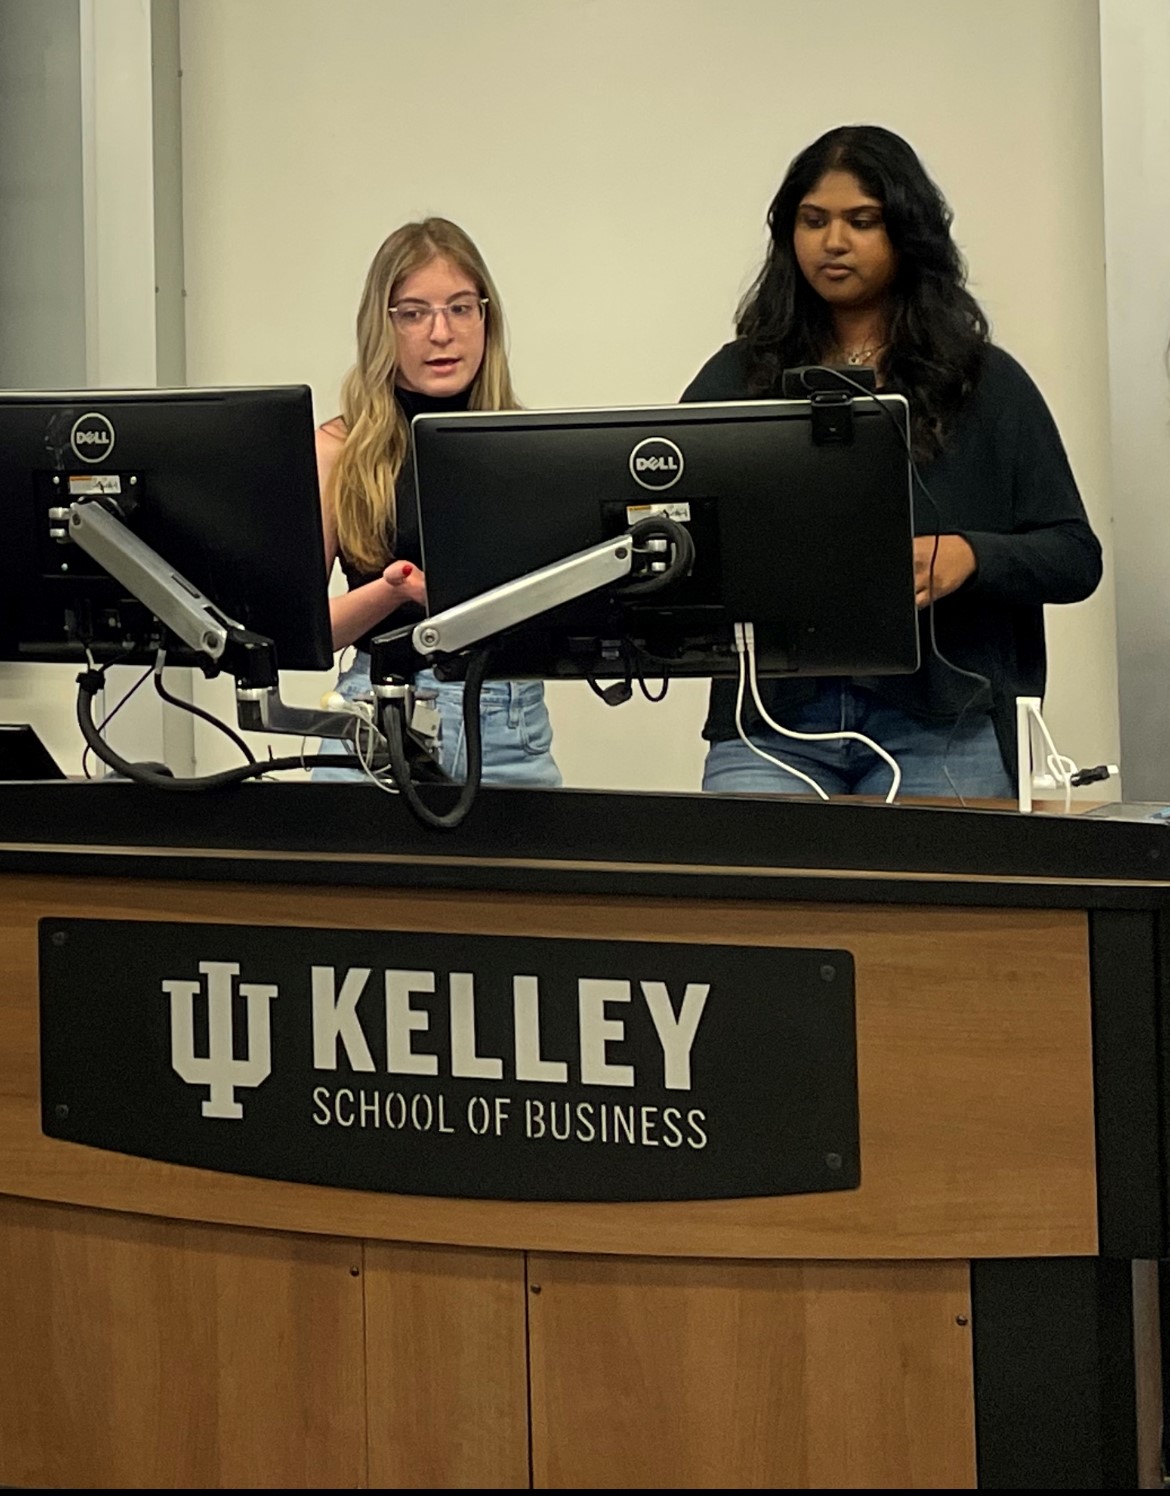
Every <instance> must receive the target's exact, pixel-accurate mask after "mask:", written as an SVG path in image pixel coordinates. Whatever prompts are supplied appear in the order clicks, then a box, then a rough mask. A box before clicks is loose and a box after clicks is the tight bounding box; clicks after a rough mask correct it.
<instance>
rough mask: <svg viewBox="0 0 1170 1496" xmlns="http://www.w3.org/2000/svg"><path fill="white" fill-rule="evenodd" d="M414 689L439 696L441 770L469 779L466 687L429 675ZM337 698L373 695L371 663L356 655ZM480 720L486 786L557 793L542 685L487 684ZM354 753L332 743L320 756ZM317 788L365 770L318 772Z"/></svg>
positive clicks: (420, 676) (361, 777)
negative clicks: (319, 785) (319, 784)
mask: <svg viewBox="0 0 1170 1496" xmlns="http://www.w3.org/2000/svg"><path fill="white" fill-rule="evenodd" d="M415 685H416V686H418V687H420V688H423V689H425V690H428V691H434V692H435V693H436V701H435V705H436V706H437V707H438V709H439V721H440V724H441V726H440V732H439V764H440V766H441V768H442V770H443V772H444V773H445V774H447V775H448V776H449V777H450V778H451V779H456V780H462V779H464V778H466V776H467V749H466V746H465V744H464V741H463V683H462V681H441V680H437V679H436V678H435V676H434V675H433V674H432V673H431V671H429V670H421V671H420V672H419V673H418V675H417V676H416V677H415ZM337 691H338V694H339V695H341V696H344V697H345V699H346V700H347V701H355V700H357V698H358V697H359V696H363V695H365V694H367V693H368V692H369V691H370V657H369V655H368V654H367V653H366V652H365V651H364V650H360V649H359V650H357V651H356V652H355V654H354V658H353V664H352V665H350V666H349V668H348V669H346V670H343V671H342V673H341V676H340V678H339V679H338V682H337ZM479 720H480V728H481V730H482V733H483V775H482V783H484V784H519V785H528V786H534V787H536V788H540V789H555V788H556V787H557V786H558V785H559V784H560V783H561V771H560V770H559V769H558V768H557V766H556V762H555V761H554V759H553V756H552V751H551V750H552V723H551V722H550V721H549V718H548V708H547V707H546V706H545V704H544V685H543V683H542V682H541V681H538V680H537V681H508V680H488V681H484V683H483V690H482V691H481V693H480V700H479ZM338 751H341V752H347V751H348V752H352V751H353V749H352V746H351V745H350V744H349V743H346V742H339V741H338V740H336V739H330V740H326V741H324V742H322V745H321V752H322V753H337V752H338ZM310 777H311V778H312V780H313V781H314V783H319V782H320V781H322V780H345V781H347V782H352V781H356V780H364V779H365V777H366V776H365V772H364V770H362V769H361V768H358V767H356V766H355V767H354V768H352V769H341V768H337V769H334V768H327V767H324V766H322V767H321V768H318V769H314V770H313V772H312V774H311V776H310Z"/></svg>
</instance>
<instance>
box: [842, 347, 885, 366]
mask: <svg viewBox="0 0 1170 1496" xmlns="http://www.w3.org/2000/svg"><path fill="white" fill-rule="evenodd" d="M888 346H889V344H888V343H874V344H872V345H870V346H869V347H865V348H855V349H853V351H852V352H851V353H846V354H845V362H846V363H847V364H869V363H872V362H873V359H874V355H875V354H878V353H881V352H882V350H883V349H885V348H887V347H888Z"/></svg>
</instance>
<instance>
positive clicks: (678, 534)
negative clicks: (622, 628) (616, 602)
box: [611, 514, 695, 599]
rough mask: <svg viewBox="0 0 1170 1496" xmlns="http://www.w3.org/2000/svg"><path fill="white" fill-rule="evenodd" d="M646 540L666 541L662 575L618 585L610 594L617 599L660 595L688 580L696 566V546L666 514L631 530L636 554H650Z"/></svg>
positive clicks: (639, 522) (640, 523) (647, 519)
mask: <svg viewBox="0 0 1170 1496" xmlns="http://www.w3.org/2000/svg"><path fill="white" fill-rule="evenodd" d="M648 540H665V541H666V542H667V545H668V550H667V557H668V559H667V562H666V565H665V566H664V567H663V569H662V570H661V571H655V572H651V573H650V574H649V575H648V576H642V577H637V578H635V579H634V580H633V581H630V582H619V583H617V584H616V585H615V586H614V587H613V588H612V589H611V590H612V592H613V595H614V596H615V597H617V598H619V599H621V598H627V597H644V596H645V595H646V594H647V593H649V592H660V591H661V590H662V588H663V587H669V586H670V585H671V584H672V583H674V582H677V581H678V580H679V578H680V577H685V576H689V574H690V572H691V569H692V568H693V566H694V564H695V542H694V537H693V536H692V535H691V532H690V531H689V530H688V529H687V528H686V527H685V526H684V525H680V524H679V522H678V521H677V520H674V519H670V518H669V517H668V516H667V515H665V514H650V515H647V516H646V518H645V519H640V520H638V522H637V523H636V524H633V525H631V526H630V543H631V545H632V546H633V548H634V550H635V551H639V552H641V553H642V554H649V552H647V550H646V548H645V544H644V543H645V542H646V541H648Z"/></svg>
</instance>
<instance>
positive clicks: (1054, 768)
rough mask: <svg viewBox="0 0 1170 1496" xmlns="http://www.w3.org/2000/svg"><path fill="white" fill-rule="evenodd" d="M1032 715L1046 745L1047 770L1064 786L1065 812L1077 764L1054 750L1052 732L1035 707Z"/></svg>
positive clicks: (1070, 805)
mask: <svg viewBox="0 0 1170 1496" xmlns="http://www.w3.org/2000/svg"><path fill="white" fill-rule="evenodd" d="M1032 716H1033V718H1034V719H1035V722H1036V726H1037V727H1038V728H1039V729H1040V733H1041V736H1042V737H1043V739H1044V742H1045V744H1046V745H1047V747H1048V757H1047V758H1046V759H1045V762H1046V763H1047V765H1048V772H1049V773H1050V774H1051V775H1052V777H1053V779H1055V780H1056V782H1057V784H1060V785H1063V786H1064V809H1065V813H1066V814H1067V813H1068V811H1070V810H1071V809H1072V777H1073V775H1074V774H1075V773H1076V772H1077V766H1076V764H1075V763H1074V762H1073V760H1072V759H1071V758H1066V757H1065V755H1064V754H1063V753H1058V752H1057V751H1056V744H1055V743H1054V742H1053V741H1052V734H1051V733H1050V732H1049V731H1048V723H1047V722H1045V720H1044V718H1043V717H1042V716H1041V715H1040V713H1039V712H1038V711H1037V710H1036V709H1035V708H1033V710H1032Z"/></svg>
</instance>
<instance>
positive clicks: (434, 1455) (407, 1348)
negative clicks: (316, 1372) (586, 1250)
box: [366, 1242, 529, 1490]
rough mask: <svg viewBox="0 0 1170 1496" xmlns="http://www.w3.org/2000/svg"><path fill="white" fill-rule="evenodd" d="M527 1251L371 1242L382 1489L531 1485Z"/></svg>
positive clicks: (373, 1415)
mask: <svg viewBox="0 0 1170 1496" xmlns="http://www.w3.org/2000/svg"><path fill="white" fill-rule="evenodd" d="M525 1337H526V1325H525V1287H524V1254H523V1253H522V1252H489V1251H469V1250H463V1249H461V1248H456V1247H411V1246H396V1245H390V1244H387V1243H382V1242H367V1243H366V1370H367V1387H368V1396H367V1401H368V1425H369V1450H370V1486H371V1488H373V1489H375V1490H376V1489H379V1488H382V1489H389V1488H395V1487H397V1488H404V1487H405V1488H407V1489H410V1488H415V1489H420V1488H421V1489H431V1490H434V1489H441V1488H448V1489H455V1488H460V1487H462V1488H468V1487H483V1488H488V1489H493V1488H494V1489H500V1488H516V1487H527V1486H528V1484H529V1465H528V1354H527V1346H526V1339H525Z"/></svg>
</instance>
